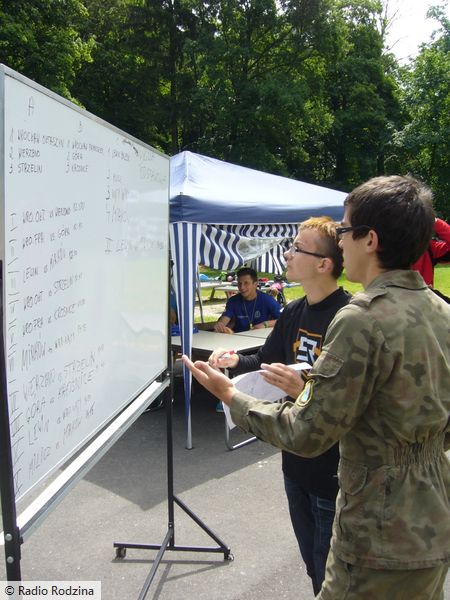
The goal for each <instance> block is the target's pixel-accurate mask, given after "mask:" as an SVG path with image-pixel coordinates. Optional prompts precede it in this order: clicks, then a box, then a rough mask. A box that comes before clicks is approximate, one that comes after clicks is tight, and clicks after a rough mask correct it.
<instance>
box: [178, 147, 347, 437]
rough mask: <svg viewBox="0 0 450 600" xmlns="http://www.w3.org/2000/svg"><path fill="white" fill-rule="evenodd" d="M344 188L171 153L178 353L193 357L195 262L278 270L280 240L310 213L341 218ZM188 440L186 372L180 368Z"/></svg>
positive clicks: (290, 235) (223, 267) (287, 237)
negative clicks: (255, 265)
mask: <svg viewBox="0 0 450 600" xmlns="http://www.w3.org/2000/svg"><path fill="white" fill-rule="evenodd" d="M345 196H346V195H345V194H344V193H343V192H338V191H336V190H332V189H329V188H325V187H320V186H318V185H312V184H309V183H303V182H301V181H295V180H294V179H289V178H287V177H280V176H278V175H271V174H269V173H262V172H260V171H256V170H254V169H248V168H246V167H240V166H237V165H233V164H230V163H226V162H224V161H221V160H217V159H215V158H209V157H207V156H201V155H199V154H194V153H192V152H181V153H180V154H177V155H175V156H173V157H172V158H171V159H170V244H171V254H172V259H173V261H174V284H175V293H176V296H177V303H178V316H179V321H180V331H181V345H182V351H183V354H187V355H188V356H191V348H192V330H193V324H194V304H195V292H196V285H197V269H198V265H199V264H203V265H205V266H208V267H212V268H215V269H221V270H235V269H237V268H239V267H240V266H242V265H243V264H244V263H247V262H249V261H251V260H255V259H258V257H259V258H261V257H263V260H264V265H261V264H260V269H259V270H264V271H266V270H267V271H272V269H270V268H269V267H270V266H272V267H273V272H279V270H280V269H281V268H282V267H283V266H284V259H283V256H282V252H283V244H285V243H286V242H287V240H290V239H292V238H293V237H295V235H296V229H297V225H298V223H299V222H300V221H303V220H305V219H307V218H309V217H311V216H321V215H329V216H330V217H332V218H333V219H335V220H340V219H342V215H343V212H344V207H343V204H344V199H345ZM184 392H185V408H186V420H187V432H188V434H187V447H188V448H191V447H192V436H191V419H190V395H191V376H190V373H189V371H187V370H186V369H185V372H184Z"/></svg>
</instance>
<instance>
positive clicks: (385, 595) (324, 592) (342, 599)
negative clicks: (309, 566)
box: [316, 551, 448, 600]
mask: <svg viewBox="0 0 450 600" xmlns="http://www.w3.org/2000/svg"><path fill="white" fill-rule="evenodd" d="M447 571H448V566H445V565H441V566H439V567H431V568H429V569H416V570H415V571H410V570H401V571H384V570H381V571H380V570H376V569H367V568H365V567H360V566H354V565H351V564H349V563H345V562H343V561H341V560H340V559H339V558H338V557H337V556H335V555H334V553H333V552H332V551H331V552H330V553H329V554H328V561H327V569H326V574H325V581H324V583H323V585H322V589H321V591H320V593H319V594H318V595H317V596H316V600H444V592H443V587H444V582H445V577H446V574H447Z"/></svg>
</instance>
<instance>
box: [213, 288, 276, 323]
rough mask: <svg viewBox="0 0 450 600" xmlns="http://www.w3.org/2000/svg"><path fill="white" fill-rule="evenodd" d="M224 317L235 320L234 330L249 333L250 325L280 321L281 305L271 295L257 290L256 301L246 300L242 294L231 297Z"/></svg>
mask: <svg viewBox="0 0 450 600" xmlns="http://www.w3.org/2000/svg"><path fill="white" fill-rule="evenodd" d="M222 316H223V317H229V318H230V319H234V324H233V330H234V331H235V332H236V333H239V332H240V331H248V330H249V329H250V324H252V325H253V326H254V325H258V323H263V322H264V321H270V320H271V319H278V318H279V316H280V305H279V304H278V302H277V301H276V300H275V299H274V298H272V296H271V295H270V294H264V293H263V292H260V291H259V290H257V291H256V298H255V299H254V300H244V298H243V297H242V296H241V294H236V295H235V296H231V298H229V299H228V301H227V304H226V306H225V311H224V312H223V314H222Z"/></svg>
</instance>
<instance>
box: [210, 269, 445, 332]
mask: <svg viewBox="0 0 450 600" xmlns="http://www.w3.org/2000/svg"><path fill="white" fill-rule="evenodd" d="M201 272H202V273H205V274H206V275H208V276H209V277H217V276H218V275H219V272H218V271H214V270H213V269H208V268H206V267H201ZM261 277H269V279H270V278H271V275H270V274H268V273H263V274H261ZM338 283H339V285H340V286H342V287H343V288H344V289H346V290H347V291H348V292H351V293H352V294H354V293H355V292H359V291H361V290H362V289H363V288H362V286H361V284H359V283H352V282H350V281H347V278H346V277H345V272H344V274H343V275H341V277H339V281H338ZM434 287H435V288H436V289H438V290H440V291H441V292H442V293H443V294H445V295H446V296H450V263H447V264H440V265H436V267H435V269H434ZM210 292H211V290H203V291H202V299H203V300H206V305H208V301H207V300H208V298H209V295H210ZM284 295H285V297H286V300H287V301H288V302H290V301H291V300H295V299H296V298H300V297H301V296H303V295H304V291H303V288H302V287H301V286H298V287H292V288H285V289H284ZM213 302H223V304H224V305H225V300H222V299H221V300H213ZM215 320H216V317H208V315H205V321H215Z"/></svg>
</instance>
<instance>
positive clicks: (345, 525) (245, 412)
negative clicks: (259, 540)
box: [231, 271, 450, 570]
mask: <svg viewBox="0 0 450 600" xmlns="http://www.w3.org/2000/svg"><path fill="white" fill-rule="evenodd" d="M449 413H450V306H449V305H447V304H446V303H445V302H443V301H442V300H440V299H439V298H438V297H437V296H436V295H435V294H433V292H432V291H430V290H429V289H428V288H427V287H426V285H425V284H424V282H423V279H422V277H421V276H420V275H419V274H418V273H416V272H413V271H388V272H385V273H383V274H382V275H380V276H378V277H377V278H376V279H375V280H374V281H373V282H372V283H371V284H370V285H369V286H368V287H367V289H366V290H365V291H364V292H362V293H360V294H356V295H355V296H354V298H353V299H352V300H351V302H350V304H349V305H348V306H346V307H344V308H342V309H341V310H340V311H339V312H338V313H337V315H336V317H335V318H334V320H333V322H332V323H331V325H330V327H329V328H328V332H327V336H326V338H325V344H324V347H323V349H322V353H321V355H320V357H319V358H318V359H317V361H316V362H315V364H314V366H313V368H312V370H311V374H310V380H309V382H308V383H307V385H306V386H305V388H304V390H303V392H302V393H301V394H300V396H299V397H298V398H297V400H296V402H295V403H292V402H285V403H283V404H281V405H273V404H271V403H268V402H262V401H255V399H254V398H251V397H250V396H246V395H245V394H241V393H237V394H235V396H234V397H233V401H232V403H231V415H232V418H233V420H234V422H235V423H236V424H237V425H239V426H240V427H242V428H243V429H244V430H246V431H249V432H252V433H253V434H254V435H256V436H258V437H259V438H261V439H262V440H265V441H266V442H269V443H271V444H273V445H274V446H277V447H278V448H282V449H283V450H288V451H290V452H294V453H297V454H299V455H301V456H317V455H319V454H321V453H322V452H324V451H325V450H327V449H328V448H330V447H331V446H332V445H333V444H334V443H335V442H336V441H338V440H340V453H341V461H340V466H339V473H338V476H339V485H340V491H339V494H338V498H337V507H336V508H337V511H336V518H335V522H334V531H333V538H332V543H331V547H332V548H333V550H334V552H335V554H336V555H337V556H338V557H339V558H340V559H341V560H343V561H345V562H347V563H350V564H353V565H361V566H364V567H369V568H373V569H389V570H397V569H398V570H402V569H425V568H428V567H434V566H437V565H439V564H443V563H446V562H450V502H449V494H450V469H449V460H448V458H447V457H446V455H445V452H444V447H448V443H449V441H450V424H449Z"/></svg>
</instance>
